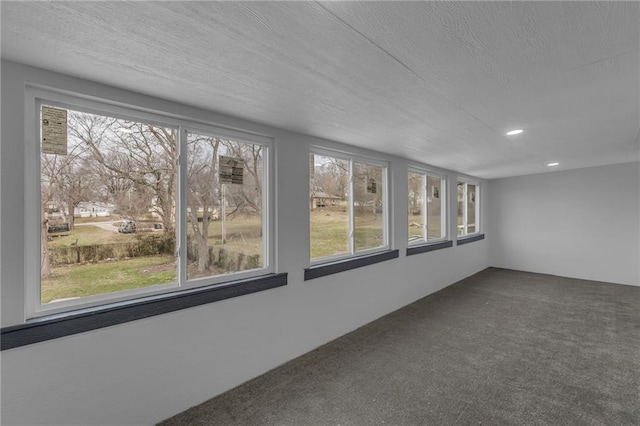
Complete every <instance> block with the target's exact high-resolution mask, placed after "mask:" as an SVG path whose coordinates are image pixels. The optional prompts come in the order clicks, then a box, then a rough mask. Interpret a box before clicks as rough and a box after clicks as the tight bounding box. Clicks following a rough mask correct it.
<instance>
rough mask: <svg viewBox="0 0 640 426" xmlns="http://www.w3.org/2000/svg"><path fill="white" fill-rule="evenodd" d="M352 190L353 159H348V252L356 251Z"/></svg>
mask: <svg viewBox="0 0 640 426" xmlns="http://www.w3.org/2000/svg"><path fill="white" fill-rule="evenodd" d="M353 204H354V190H353V160H351V159H350V160H349V253H350V254H354V253H355V252H356V244H355V238H356V236H355V229H356V225H355V209H354V205H353Z"/></svg>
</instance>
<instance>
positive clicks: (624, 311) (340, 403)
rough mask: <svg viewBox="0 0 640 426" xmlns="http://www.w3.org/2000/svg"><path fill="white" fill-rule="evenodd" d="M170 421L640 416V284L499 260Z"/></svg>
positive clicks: (498, 421) (606, 421) (600, 420)
mask: <svg viewBox="0 0 640 426" xmlns="http://www.w3.org/2000/svg"><path fill="white" fill-rule="evenodd" d="M161 424H162V425H164V426H169V425H197V424H201V425H370V424H391V425H469V424H474V425H479V424H486V425H502V424H509V425H514V424H518V425H523V424H526V425H533V424H536V425H640V287H633V286H624V285H617V284H609V283H602V282H594V281H585V280H578V279H571V278H562V277H556V276H550V275H541V274H533V273H526V272H518V271H512V270H505V269H497V268H489V269H486V270H484V271H482V272H480V273H478V274H475V275H473V276H471V277H469V278H466V279H464V280H462V281H459V282H457V283H455V284H453V285H451V286H449V287H447V288H445V289H443V290H441V291H439V292H437V293H434V294H432V295H430V296H427V297H425V298H423V299H420V300H418V301H417V302H415V303H412V304H411V305H408V306H406V307H404V308H402V309H400V310H398V311H396V312H393V313H391V314H389V315H387V316H385V317H383V318H381V319H379V320H376V321H374V322H372V323H370V324H367V325H366V326H364V327H362V328H360V329H358V330H356V331H354V332H352V333H349V334H347V335H345V336H343V337H341V338H339V339H336V340H334V341H332V342H330V343H328V344H326V345H324V346H322V347H320V348H318V349H316V350H314V351H312V352H309V353H307V354H305V355H303V356H301V357H299V358H296V359H294V360H292V361H291V362H288V363H286V364H284V365H282V366H280V367H278V368H276V369H274V370H272V371H270V372H268V373H266V374H264V375H262V376H260V377H258V378H256V379H254V380H251V381H249V382H247V383H245V384H243V385H241V386H239V387H237V388H235V389H232V390H230V391H229V392H226V393H224V394H222V395H219V396H218V397H216V398H213V399H211V400H209V401H207V402H205V403H203V404H201V405H198V406H196V407H193V408H191V409H189V410H187V411H185V412H183V413H181V414H178V415H176V416H174V417H172V418H170V419H168V420H166V421H164V422H163V423H161Z"/></svg>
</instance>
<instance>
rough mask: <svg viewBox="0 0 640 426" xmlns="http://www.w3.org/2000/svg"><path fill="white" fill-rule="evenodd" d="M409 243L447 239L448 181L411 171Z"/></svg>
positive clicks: (409, 183) (432, 175)
mask: <svg viewBox="0 0 640 426" xmlns="http://www.w3.org/2000/svg"><path fill="white" fill-rule="evenodd" d="M408 195H409V197H408V202H409V205H408V211H409V230H408V231H409V232H408V235H409V244H420V243H425V242H434V241H439V240H444V239H446V238H447V210H446V206H447V203H446V180H445V178H444V177H441V176H437V175H435V174H432V173H427V172H424V171H420V170H410V171H409V172H408Z"/></svg>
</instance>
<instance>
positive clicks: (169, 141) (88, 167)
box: [40, 106, 177, 304]
mask: <svg viewBox="0 0 640 426" xmlns="http://www.w3.org/2000/svg"><path fill="white" fill-rule="evenodd" d="M65 114H66V126H65V125H64V122H65V118H64V115H65ZM54 117H55V121H57V122H58V123H60V126H59V127H58V129H62V132H63V133H61V134H58V136H54V137H53V139H54V141H55V140H56V139H57V140H61V139H64V138H63V137H62V138H61V136H63V135H64V133H66V139H67V142H66V146H65V144H64V142H62V143H60V144H57V145H56V144H54V145H56V146H53V145H52V144H51V143H50V142H51V135H52V133H51V132H52V131H53V132H54V133H55V129H52V127H55V123H53V121H54ZM41 123H42V127H41V131H42V138H41V139H42V141H43V143H42V145H41V156H40V157H41V158H40V161H41V164H40V184H41V218H42V221H41V227H40V228H41V229H40V235H41V249H42V250H41V252H42V255H41V280H40V285H41V303H43V304H46V303H52V302H55V301H60V300H63V299H76V298H81V297H87V296H93V295H99V294H108V293H114V292H117V291H121V290H131V289H138V288H142V287H149V286H154V285H159V284H167V283H172V282H175V281H176V270H177V266H176V258H175V256H174V251H175V240H176V233H175V217H176V216H175V206H176V179H177V142H176V141H177V138H176V132H175V130H173V129H169V128H165V127H161V126H156V125H153V124H148V123H140V122H134V121H128V120H121V119H116V118H112V117H107V116H102V115H95V114H88V113H84V112H79V111H73V110H65V109H59V108H53V109H52V108H51V107H48V106H43V107H42V109H41ZM50 126H51V127H50ZM65 127H66V132H65ZM47 138H49V140H46V139H47Z"/></svg>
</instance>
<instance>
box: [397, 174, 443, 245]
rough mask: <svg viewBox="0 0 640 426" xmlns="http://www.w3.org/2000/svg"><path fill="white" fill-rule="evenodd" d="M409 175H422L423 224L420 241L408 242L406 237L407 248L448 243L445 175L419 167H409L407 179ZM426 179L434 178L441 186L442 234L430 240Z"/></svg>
mask: <svg viewBox="0 0 640 426" xmlns="http://www.w3.org/2000/svg"><path fill="white" fill-rule="evenodd" d="M409 173H415V174H419V175H422V178H423V185H422V200H423V201H422V206H421V210H422V222H423V223H424V226H423V230H422V233H423V237H422V239H419V240H415V241H408V240H409V238H408V236H407V241H408V245H409V247H414V246H422V245H427V244H436V243H441V242H443V241H448V240H449V227H448V218H449V191H448V179H447V175H445V174H443V173H438V172H434V171H432V170H431V169H423V168H420V167H415V166H409V167H407V179H408V176H409ZM428 177H434V178H438V179H440V180H441V185H440V211H441V214H440V233H441V234H442V237H440V238H432V239H429V223H428V217H427V216H428V214H427V196H428V194H427V187H428V179H427V178H428ZM407 205H408V202H407Z"/></svg>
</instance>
